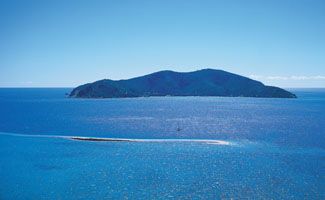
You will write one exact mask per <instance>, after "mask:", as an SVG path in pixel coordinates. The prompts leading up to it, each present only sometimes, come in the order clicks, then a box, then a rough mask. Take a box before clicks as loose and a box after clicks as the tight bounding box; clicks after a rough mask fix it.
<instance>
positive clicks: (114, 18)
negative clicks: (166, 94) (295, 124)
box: [0, 0, 325, 87]
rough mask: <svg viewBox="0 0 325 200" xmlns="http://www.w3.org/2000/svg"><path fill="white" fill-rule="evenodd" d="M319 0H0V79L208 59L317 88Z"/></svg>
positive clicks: (68, 77) (323, 78) (94, 76)
mask: <svg viewBox="0 0 325 200" xmlns="http://www.w3.org/2000/svg"><path fill="white" fill-rule="evenodd" d="M324 22H325V1H323V0H319V1H318V0H269V1H268V0H264V1H261V0H257V1H251V0H245V1H244V0H237V1H235V0H221V1H217V0H213V1H205V0H196V1H191V0H184V1H181V0H171V1H169V0H162V1H155V0H151V1H149V0H148V1H136V0H133V1H124V0H116V1H108V0H107V1H95V0H88V1H82V0H78V1H77V0H64V1H61V0H53V1H51V0H47V1H41V0H39V1H33V0H30V1H23V0H22V1H15V0H0V87H74V86H77V85H79V84H82V83H85V82H92V81H95V80H98V79H103V78H110V79H124V78H130V77H134V76H138V75H144V74H147V73H151V72H154V71H158V70H164V69H170V70H175V71H193V70H198V69H202V68H216V69H223V70H226V71H230V72H233V73H237V74H241V75H245V76H250V77H252V78H254V79H257V80H261V81H263V82H264V83H266V84H270V85H276V86H281V87H325V23H324Z"/></svg>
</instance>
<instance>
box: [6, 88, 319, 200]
mask: <svg viewBox="0 0 325 200" xmlns="http://www.w3.org/2000/svg"><path fill="white" fill-rule="evenodd" d="M70 91H71V88H58V89H53V88H52V89H48V88H38V89H37V88H33V89H31V88H30V89H28V88H25V89H20V88H10V89H9V88H3V89H0V199H1V200H6V199H325V89H290V91H292V92H293V93H295V94H296V95H297V96H298V98H297V99H271V98H270V99H268V98H243V97H143V98H125V99H71V98H67V96H66V94H67V93H69V92H70ZM71 136H77V137H95V138H122V139H127V140H128V141H122V142H114V141H105V142H102V141H80V140H72V139H71Z"/></svg>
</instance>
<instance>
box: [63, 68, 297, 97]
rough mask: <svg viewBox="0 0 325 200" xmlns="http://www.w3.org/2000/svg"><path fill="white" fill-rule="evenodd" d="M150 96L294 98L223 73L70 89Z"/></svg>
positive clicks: (76, 93)
mask: <svg viewBox="0 0 325 200" xmlns="http://www.w3.org/2000/svg"><path fill="white" fill-rule="evenodd" d="M150 96H220V97H261V98H296V95H295V94H292V93H291V92H289V91H286V90H284V89H281V88H278V87H273V86H266V85H264V84H263V83H261V82H259V81H256V80H252V79H250V78H247V77H244V76H240V75H237V74H233V73H229V72H226V71H223V70H216V69H202V70H198V71H193V72H174V71H168V70H166V71H159V72H156V73H152V74H148V75H145V76H140V77H136V78H131V79H127V80H110V79H104V80H99V81H96V82H93V83H87V84H84V85H81V86H78V87H76V88H75V89H73V90H72V92H71V93H70V95H69V97H72V98H125V97H150Z"/></svg>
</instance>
